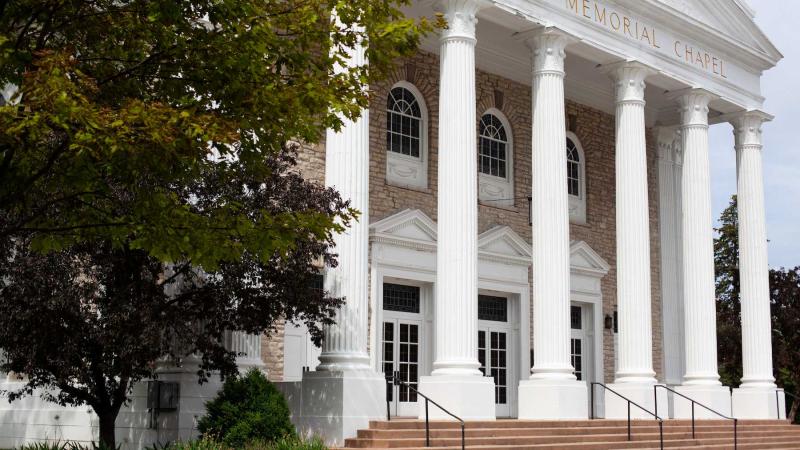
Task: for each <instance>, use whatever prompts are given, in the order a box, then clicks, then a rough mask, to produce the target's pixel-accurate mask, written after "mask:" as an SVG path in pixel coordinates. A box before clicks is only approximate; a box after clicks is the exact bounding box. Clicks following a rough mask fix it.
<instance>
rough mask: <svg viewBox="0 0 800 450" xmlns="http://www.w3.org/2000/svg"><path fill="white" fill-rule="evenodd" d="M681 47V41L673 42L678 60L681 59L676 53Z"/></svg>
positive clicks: (678, 53) (679, 54)
mask: <svg viewBox="0 0 800 450" xmlns="http://www.w3.org/2000/svg"><path fill="white" fill-rule="evenodd" d="M680 46H681V41H675V56H677V57H678V58H680V57H681V53H680V52H679V51H678V48H680Z"/></svg>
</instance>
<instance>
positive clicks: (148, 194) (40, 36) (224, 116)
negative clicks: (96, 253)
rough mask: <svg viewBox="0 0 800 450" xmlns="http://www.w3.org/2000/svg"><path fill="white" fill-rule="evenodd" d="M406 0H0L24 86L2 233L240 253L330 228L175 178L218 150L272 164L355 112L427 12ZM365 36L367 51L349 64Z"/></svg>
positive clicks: (324, 221) (15, 70)
mask: <svg viewBox="0 0 800 450" xmlns="http://www.w3.org/2000/svg"><path fill="white" fill-rule="evenodd" d="M405 2H406V1H405V0H349V1H337V2H325V1H319V0H311V1H309V0H266V1H253V0H223V1H215V0H214V1H212V0H204V1H203V0H201V1H188V0H182V1H181V0H178V1H175V0H155V1H152V0H122V1H116V0H115V1H111V0H100V1H97V0H92V1H88V0H75V1H45V2H43V1H40V0H11V1H3V2H0V87H2V86H5V85H7V84H11V85H14V86H16V87H17V89H16V93H15V94H14V96H13V97H12V98H11V99H9V100H10V101H9V102H8V103H7V104H6V105H4V106H0V234H1V235H11V234H15V233H25V232H28V233H34V234H33V236H34V239H33V245H35V246H36V247H37V248H38V249H45V250H46V249H52V248H63V247H65V246H67V245H70V244H72V243H75V242H80V241H82V240H86V239H98V238H101V239H108V240H111V241H112V242H113V243H114V244H115V245H119V244H121V243H127V244H129V245H131V246H133V247H136V248H141V249H143V250H145V251H147V252H148V253H149V254H151V255H153V256H156V257H158V258H160V259H162V260H169V261H177V260H183V259H191V260H192V261H194V262H195V263H197V264H201V265H203V266H214V265H215V264H216V263H217V261H219V260H222V259H235V258H237V257H238V256H240V255H241V254H242V252H243V251H244V246H242V245H230V242H231V241H232V240H237V241H238V240H241V239H243V240H246V241H248V242H249V244H250V245H252V247H254V248H255V247H258V248H257V250H258V251H256V252H255V253H256V254H259V255H261V254H268V255H269V254H272V253H274V252H275V251H283V250H286V249H287V248H288V247H290V246H291V243H292V242H293V241H294V240H295V238H297V237H298V236H297V233H296V232H295V230H298V229H302V228H303V225H304V224H307V223H311V222H316V227H315V231H317V232H318V233H319V234H324V233H325V232H327V231H328V230H331V229H333V225H332V223H331V221H330V220H329V218H328V217H323V216H322V215H319V214H314V213H313V212H309V213H308V214H306V215H304V216H298V215H295V214H282V215H280V216H258V215H251V214H250V212H249V211H243V210H241V209H240V208H238V207H237V205H235V204H225V205H220V206H219V209H218V210H217V211H215V213H214V214H198V213H197V212H196V211H194V210H193V209H192V208H190V207H189V205H187V201H186V199H185V198H183V197H182V196H181V195H179V194H177V193H176V192H175V189H174V188H175V187H176V186H183V185H187V184H190V183H191V182H192V181H193V180H196V179H197V178H198V177H202V176H203V174H204V173H205V172H206V171H208V170H210V167H211V166H215V170H220V167H222V166H221V165H220V164H219V162H220V161H235V163H231V164H228V165H227V166H225V167H227V168H228V169H229V170H230V171H236V173H233V174H222V175H221V176H238V173H240V172H244V173H246V174H248V175H249V176H252V177H268V176H269V175H270V174H269V173H268V170H269V169H268V167H266V166H265V164H264V162H263V161H264V158H265V156H268V155H270V154H275V153H277V152H278V151H280V149H281V147H282V146H283V145H284V143H286V142H287V141H289V140H292V139H299V140H303V141H306V142H316V141H317V140H318V139H319V138H320V136H321V132H322V130H324V129H325V128H327V127H333V128H337V127H338V126H340V125H341V117H342V116H345V117H351V118H352V117H356V116H357V115H358V114H359V113H360V110H361V108H362V107H365V106H366V105H367V93H366V89H364V87H365V85H366V83H367V82H368V81H369V80H370V79H372V78H376V77H380V76H381V75H383V74H385V73H386V71H387V70H388V69H390V68H391V67H392V61H393V60H394V59H395V58H396V57H397V56H399V55H403V54H406V53H408V52H410V51H412V50H413V49H414V48H415V47H416V46H417V45H418V43H419V39H420V35H421V32H422V31H423V30H424V29H425V28H426V23H425V22H416V21H414V20H411V19H406V18H404V17H403V16H402V14H401V12H400V11H399V9H398V6H399V5H401V4H403V3H405ZM332 8H335V9H336V11H337V20H335V21H334V20H331V9H332ZM358 42H366V43H368V45H367V55H368V57H369V60H370V64H369V66H360V67H348V66H347V65H346V64H345V61H346V59H347V58H348V55H349V54H351V52H352V50H353V48H354V46H355V45H356V44H357V43H358ZM337 67H345V69H344V70H337ZM143 181H144V182H143ZM120 203H124V205H123V206H124V207H119V205H120Z"/></svg>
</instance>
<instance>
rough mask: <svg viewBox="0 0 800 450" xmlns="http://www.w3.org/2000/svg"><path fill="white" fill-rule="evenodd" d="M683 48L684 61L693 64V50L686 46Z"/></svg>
mask: <svg viewBox="0 0 800 450" xmlns="http://www.w3.org/2000/svg"><path fill="white" fill-rule="evenodd" d="M684 47H685V49H686V61H688V62H689V63H692V62H694V49H693V48H692V47H689V46H688V45H685V46H684Z"/></svg>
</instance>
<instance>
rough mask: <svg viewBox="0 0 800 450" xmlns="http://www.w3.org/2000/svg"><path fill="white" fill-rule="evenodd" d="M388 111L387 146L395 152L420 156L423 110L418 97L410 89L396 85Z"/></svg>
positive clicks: (392, 91)
mask: <svg viewBox="0 0 800 450" xmlns="http://www.w3.org/2000/svg"><path fill="white" fill-rule="evenodd" d="M386 113H387V114H386V117H387V119H386V120H387V125H386V148H387V149H389V151H390V152H393V153H399V154H401V155H406V156H411V157H414V158H419V157H420V149H421V147H422V136H421V133H422V111H421V109H420V106H419V103H418V102H417V98H416V97H415V96H414V94H413V93H412V92H411V91H410V90H408V89H406V88H404V87H396V88H394V89H392V90H391V92H390V93H389V99H388V104H387V106H386Z"/></svg>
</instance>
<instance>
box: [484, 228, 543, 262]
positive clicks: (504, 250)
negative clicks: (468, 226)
mask: <svg viewBox="0 0 800 450" xmlns="http://www.w3.org/2000/svg"><path fill="white" fill-rule="evenodd" d="M478 249H479V250H480V251H481V252H485V253H490V254H493V255H502V256H510V257H512V258H524V259H525V260H526V261H530V259H531V246H530V245H529V244H528V243H527V242H525V239H523V238H522V237H521V236H520V235H519V234H517V233H516V232H515V231H514V230H512V229H511V227H509V226H496V227H494V228H492V229H490V230H488V231H485V232H483V233H481V234H480V235H479V236H478Z"/></svg>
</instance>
